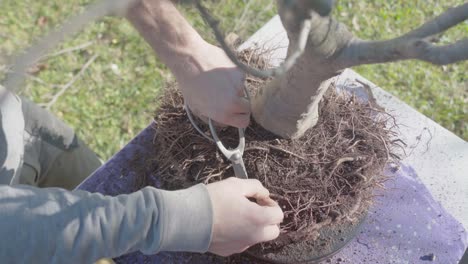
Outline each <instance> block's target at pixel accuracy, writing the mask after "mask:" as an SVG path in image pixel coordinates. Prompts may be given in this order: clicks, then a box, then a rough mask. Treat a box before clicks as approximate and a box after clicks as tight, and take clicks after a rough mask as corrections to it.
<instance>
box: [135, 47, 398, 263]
mask: <svg viewBox="0 0 468 264" xmlns="http://www.w3.org/2000/svg"><path fill="white" fill-rule="evenodd" d="M241 57H242V58H243V59H244V61H246V62H248V63H250V64H254V65H256V66H259V65H260V66H262V67H267V65H266V63H265V60H264V59H262V57H261V56H258V55H255V54H254V53H253V52H252V51H245V52H244V53H242V54H241ZM267 81H268V80H262V79H258V78H254V77H250V76H249V77H248V78H247V81H246V85H247V88H248V90H249V91H250V92H251V93H252V94H254V93H255V92H256V91H257V90H258V89H259V88H260V87H263V86H264V85H265V82H267ZM163 98H164V99H163V100H161V105H160V107H159V109H158V111H157V115H156V117H155V123H156V125H155V127H156V136H155V139H154V144H155V148H154V149H155V152H154V157H151V160H152V161H154V162H155V163H157V164H158V167H157V171H156V172H155V173H156V174H157V175H158V177H159V178H160V179H161V182H162V187H163V188H165V189H169V190H175V189H182V188H187V187H189V186H192V185H195V184H197V183H200V182H203V183H206V184H208V183H211V182H215V181H219V180H222V179H225V178H227V177H232V176H234V172H233V169H232V166H231V163H230V162H229V161H228V160H227V159H226V158H225V157H224V156H223V155H222V154H221V153H220V152H219V151H218V149H217V148H216V145H215V144H214V143H212V142H210V141H208V140H207V139H206V138H204V137H203V136H201V135H200V134H199V133H198V132H197V131H196V130H195V129H194V128H193V126H192V125H191V123H190V122H189V119H188V117H187V114H186V112H185V110H184V108H183V98H182V96H181V94H180V93H179V92H178V90H177V88H176V85H175V84H173V85H171V86H170V87H168V88H167V89H166V92H165V94H164V95H163ZM320 109H321V110H320V118H319V121H318V123H317V125H316V126H315V127H314V128H312V129H310V130H309V131H308V132H307V133H306V134H305V136H303V137H302V138H300V139H296V140H291V139H283V138H279V137H278V136H276V135H274V134H272V133H270V132H269V131H266V130H264V129H263V128H262V127H260V126H259V125H258V124H256V123H255V122H254V121H252V122H251V125H250V126H249V127H248V128H247V129H246V131H245V132H246V133H245V135H246V148H245V152H244V163H245V166H246V169H247V172H248V174H249V177H250V178H256V179H258V180H260V181H261V182H262V183H263V184H264V186H265V187H266V188H267V189H269V190H270V193H271V197H272V198H273V199H274V200H276V201H277V202H278V203H279V205H280V206H281V207H282V209H283V211H284V214H285V219H284V221H283V223H282V225H281V234H280V237H279V238H278V239H276V240H274V241H271V242H268V243H262V244H259V245H257V246H255V247H253V248H251V249H250V250H249V251H248V252H247V253H245V254H244V255H243V256H241V257H240V258H244V257H252V255H253V256H255V257H257V258H262V259H265V260H268V261H270V262H275V261H276V262H279V263H297V262H301V261H306V260H311V259H313V258H318V257H320V256H321V257H324V256H326V255H328V254H331V253H333V252H334V251H336V250H337V249H339V248H340V247H341V246H343V245H344V244H345V243H346V242H347V241H349V239H350V238H351V237H353V235H352V233H353V232H355V231H356V230H357V228H358V227H359V224H360V223H361V222H362V221H363V219H364V216H365V215H366V212H367V209H368V208H369V205H371V204H372V201H373V192H374V190H375V189H376V188H383V185H382V183H383V182H384V181H385V180H386V179H387V178H386V177H385V176H384V175H383V170H384V168H385V167H386V166H387V165H388V164H389V163H394V162H396V161H397V160H398V159H399V158H398V156H397V155H395V154H394V153H395V149H396V148H397V147H398V146H399V143H400V142H401V141H399V140H395V136H396V132H395V128H396V124H395V121H394V118H393V117H392V116H391V115H389V114H387V113H385V111H384V110H383V109H381V108H380V107H379V106H377V105H375V104H374V103H372V102H363V101H361V100H360V99H358V98H356V97H355V96H353V95H345V94H338V93H336V92H335V89H334V87H331V88H330V89H329V91H328V92H327V94H326V96H325V97H324V99H323V100H322V103H321V107H320ZM197 124H198V125H199V127H200V128H201V129H202V131H206V132H205V133H206V135H208V136H209V137H211V135H210V134H209V128H208V126H207V125H205V124H204V123H203V122H202V121H201V120H197ZM218 135H219V137H220V138H221V140H222V141H223V143H224V144H225V145H227V146H230V147H235V146H237V144H238V140H239V139H238V133H237V129H233V128H220V129H219V130H218ZM141 184H142V186H139V187H143V185H149V183H146V182H145V181H144V179H143V180H142V182H141ZM227 260H228V259H226V261H227ZM229 261H230V262H231V263H236V262H235V261H237V260H236V258H234V259H230V260H229ZM232 261H234V262H232Z"/></svg>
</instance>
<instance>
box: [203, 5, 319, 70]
mask: <svg viewBox="0 0 468 264" xmlns="http://www.w3.org/2000/svg"><path fill="white" fill-rule="evenodd" d="M195 6H196V7H197V9H198V11H199V12H200V14H201V15H202V17H203V19H204V20H205V21H206V23H207V24H208V25H209V26H210V27H211V29H212V30H213V32H214V34H215V37H216V40H217V41H218V42H219V44H220V45H221V47H222V48H223V50H224V52H226V55H227V56H228V57H229V59H231V61H232V62H233V63H234V64H236V66H238V67H239V68H240V69H241V70H243V71H244V72H245V73H248V74H251V75H253V76H256V77H259V78H268V77H275V76H280V75H283V74H284V73H286V72H287V71H288V70H289V69H291V67H292V66H294V64H295V63H296V61H297V59H298V58H299V57H300V56H301V55H302V54H303V53H304V50H305V47H306V45H307V40H308V38H309V33H310V30H311V28H312V27H311V26H312V23H311V19H310V18H308V19H304V20H303V21H302V22H301V31H300V35H299V41H298V42H297V46H296V48H295V49H294V52H293V53H292V54H291V55H290V56H289V57H288V58H287V59H286V60H285V61H284V62H283V63H282V64H281V66H279V67H277V68H272V69H267V70H260V69H257V68H253V67H250V66H249V65H246V64H244V63H242V62H240V61H239V59H238V58H237V55H236V53H235V52H234V51H232V50H231V48H230V47H229V45H228V44H227V43H226V41H225V37H224V35H223V33H221V31H220V30H219V28H218V24H219V22H218V21H217V20H216V19H215V18H213V16H212V15H211V14H210V13H209V12H208V10H207V9H206V8H205V7H204V6H203V5H202V4H201V2H200V1H199V0H196V1H195Z"/></svg>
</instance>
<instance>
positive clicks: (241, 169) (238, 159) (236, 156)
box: [184, 105, 248, 179]
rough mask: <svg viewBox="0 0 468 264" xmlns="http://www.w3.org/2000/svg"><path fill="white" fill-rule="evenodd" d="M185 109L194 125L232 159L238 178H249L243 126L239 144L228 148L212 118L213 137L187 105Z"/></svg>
mask: <svg viewBox="0 0 468 264" xmlns="http://www.w3.org/2000/svg"><path fill="white" fill-rule="evenodd" d="M184 108H185V111H186V112H187V116H188V118H189V120H190V123H192V126H193V127H194V128H195V129H196V130H197V131H198V132H199V133H200V134H201V135H202V136H204V137H205V138H207V139H208V140H210V141H212V142H215V143H216V146H217V147H218V149H219V150H220V151H221V153H223V155H224V156H225V157H226V158H227V159H228V160H230V161H231V163H232V168H233V169H234V174H235V175H236V177H237V178H241V179H248V176H247V170H246V169H245V165H244V160H243V159H242V155H243V154H244V149H245V133H244V129H243V128H239V129H238V130H239V145H237V147H236V148H235V149H227V148H226V147H225V146H224V145H223V143H222V142H221V140H220V139H219V137H218V134H217V133H216V129H215V127H214V125H213V122H212V121H211V119H208V125H209V126H210V131H211V135H212V136H213V138H210V137H208V136H207V135H206V134H205V133H203V131H201V129H200V128H199V127H198V125H197V124H196V123H195V121H194V120H193V117H192V113H191V111H190V109H189V107H188V106H187V105H184Z"/></svg>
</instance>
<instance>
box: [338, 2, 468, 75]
mask: <svg viewBox="0 0 468 264" xmlns="http://www.w3.org/2000/svg"><path fill="white" fill-rule="evenodd" d="M467 19H468V3H466V4H463V5H460V6H457V7H454V8H450V9H448V10H447V11H445V12H444V13H442V14H441V15H439V16H438V17H436V18H434V19H432V20H430V21H428V22H426V23H425V24H424V25H422V26H421V27H419V28H417V29H415V30H412V31H410V32H408V33H406V34H404V35H403V36H400V37H397V38H394V39H390V40H384V41H365V40H361V39H358V38H354V39H353V40H351V41H350V42H349V43H348V46H347V47H346V48H345V49H343V50H342V52H341V53H340V54H339V56H338V57H337V60H339V61H340V65H341V66H342V67H343V68H344V67H352V66H357V65H361V64H372V63H385V62H392V61H398V60H408V59H417V60H422V61H426V62H430V63H433V64H436V65H445V64H450V63H455V62H458V61H463V60H467V59H468V38H464V39H462V40H459V41H457V42H455V43H453V44H448V45H444V46H437V45H434V44H432V43H430V42H429V41H428V40H427V38H429V37H430V36H432V35H434V34H438V33H440V32H443V31H445V30H447V29H449V28H451V27H453V26H455V25H457V24H459V23H461V22H463V21H465V20H467Z"/></svg>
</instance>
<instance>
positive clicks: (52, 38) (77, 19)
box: [5, 0, 136, 91]
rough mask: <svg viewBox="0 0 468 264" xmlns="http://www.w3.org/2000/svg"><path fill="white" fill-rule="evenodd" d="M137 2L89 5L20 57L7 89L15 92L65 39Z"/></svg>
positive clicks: (109, 1) (126, 0)
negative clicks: (28, 72)
mask: <svg viewBox="0 0 468 264" xmlns="http://www.w3.org/2000/svg"><path fill="white" fill-rule="evenodd" d="M134 1H136V0H118V1H117V0H104V1H98V2H97V3H95V4H92V5H89V6H88V7H87V8H86V10H85V11H84V12H82V13H80V14H78V15H76V16H73V17H72V18H70V19H68V20H67V21H66V22H65V23H64V24H63V25H62V26H61V27H60V28H59V29H57V30H56V31H53V32H51V33H50V34H48V35H47V36H45V37H44V38H42V39H40V40H39V41H38V42H37V43H36V44H35V45H34V46H31V47H30V48H29V49H27V50H26V51H25V53H24V54H21V55H20V56H18V57H17V58H16V60H15V63H14V64H13V67H12V71H11V72H10V73H9V74H8V75H7V77H6V80H5V87H6V88H7V89H9V90H11V91H15V90H16V89H18V87H20V86H21V84H22V82H23V80H24V78H25V76H26V75H25V72H26V69H27V67H28V66H30V65H32V64H34V63H35V62H37V61H38V60H39V59H40V58H41V57H42V56H43V55H44V54H45V53H47V52H49V51H50V50H52V49H53V48H55V47H56V46H57V45H58V44H59V43H60V42H62V41H63V40H64V39H65V38H67V37H69V36H72V35H74V34H76V33H77V32H79V31H80V30H82V29H83V28H84V27H85V26H86V25H87V24H89V23H91V22H93V21H95V20H97V19H99V18H101V17H104V16H106V15H113V14H117V13H121V12H123V11H124V10H126V9H127V7H128V6H129V5H130V4H132V3H133V2H134Z"/></svg>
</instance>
